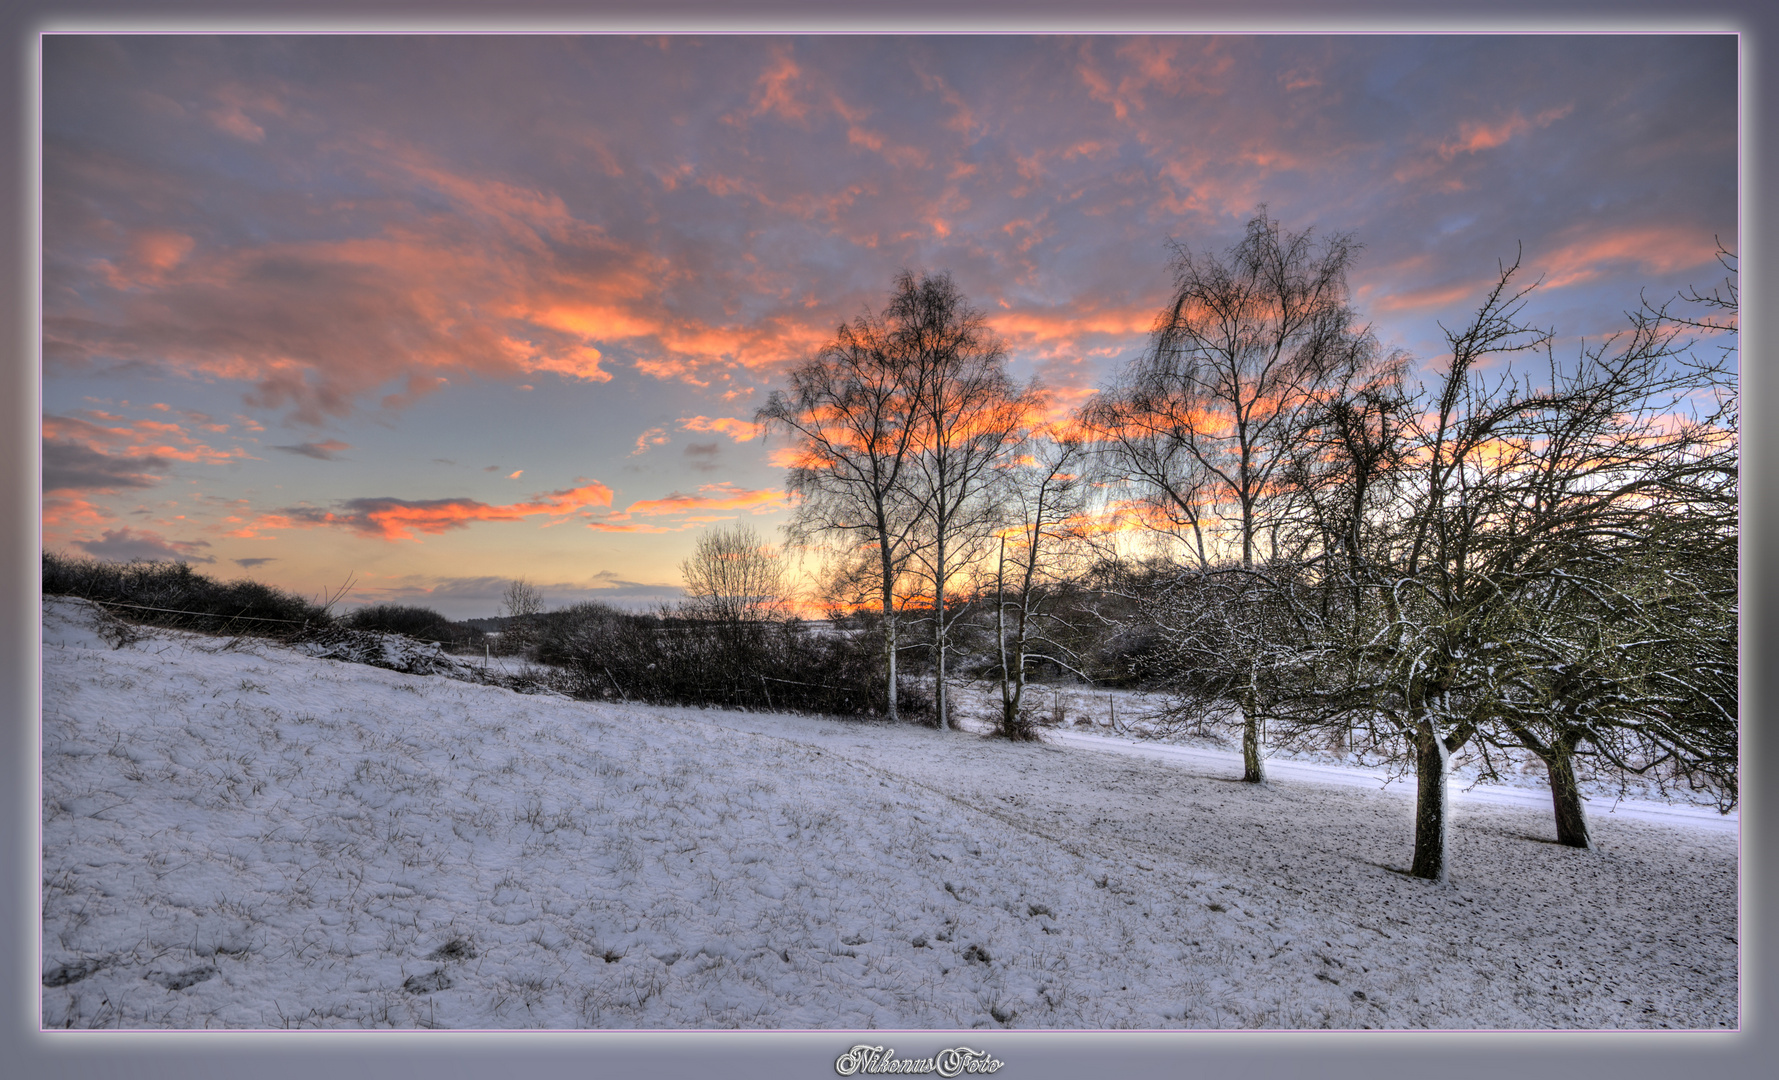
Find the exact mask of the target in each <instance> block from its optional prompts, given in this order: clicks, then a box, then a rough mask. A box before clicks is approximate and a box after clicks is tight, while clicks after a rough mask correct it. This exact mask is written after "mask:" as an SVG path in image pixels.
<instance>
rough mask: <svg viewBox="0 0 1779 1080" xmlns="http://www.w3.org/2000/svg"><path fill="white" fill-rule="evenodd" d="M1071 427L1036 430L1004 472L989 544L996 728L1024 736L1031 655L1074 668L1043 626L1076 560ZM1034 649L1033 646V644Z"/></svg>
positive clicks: (1078, 492)
mask: <svg viewBox="0 0 1779 1080" xmlns="http://www.w3.org/2000/svg"><path fill="white" fill-rule="evenodd" d="M1083 456H1084V455H1083V447H1082V441H1081V438H1080V436H1079V435H1078V434H1076V433H1073V432H1069V431H1063V430H1059V429H1057V428H1055V427H1050V428H1047V429H1046V430H1044V431H1042V432H1040V433H1039V434H1038V435H1037V436H1036V437H1035V438H1034V439H1033V440H1032V441H1031V444H1030V446H1029V449H1028V452H1027V454H1025V455H1024V456H1023V457H1022V459H1021V460H1019V461H1017V462H1015V463H1013V464H1012V465H1010V466H1009V467H1008V468H1007V469H1006V472H1005V475H1004V483H1005V484H1006V487H1007V496H1006V507H1007V510H1008V511H1009V517H1008V521H1007V523H1006V524H1004V525H1003V526H1002V528H1001V529H1000V531H999V535H998V537H997V540H998V543H997V545H996V552H995V640H996V644H997V652H998V655H999V660H1000V684H1001V734H1002V735H1003V736H1006V737H1008V738H1024V737H1027V736H1028V734H1029V729H1028V725H1026V723H1025V722H1024V720H1023V719H1022V713H1021V709H1022V704H1023V701H1024V697H1025V687H1026V679H1027V675H1028V673H1029V670H1030V668H1031V665H1032V663H1033V662H1034V661H1037V660H1047V661H1049V662H1050V663H1053V664H1055V665H1057V666H1058V667H1062V668H1065V669H1068V670H1078V663H1077V662H1076V658H1075V657H1074V656H1073V655H1069V656H1067V657H1063V656H1059V655H1058V654H1059V653H1063V652H1067V651H1068V650H1067V649H1066V648H1065V647H1064V646H1063V645H1062V643H1061V642H1060V641H1058V640H1057V638H1056V636H1054V635H1052V634H1050V633H1048V631H1049V630H1050V629H1051V625H1052V624H1054V623H1056V622H1057V620H1058V617H1057V615H1056V613H1055V612H1054V610H1052V608H1051V607H1050V605H1049V603H1048V602H1049V601H1052V600H1053V599H1054V598H1055V594H1056V593H1057V592H1058V591H1059V590H1060V588H1061V587H1062V586H1063V585H1064V584H1066V583H1067V582H1069V581H1070V580H1071V579H1072V578H1073V577H1075V576H1077V572H1079V571H1080V570H1081V569H1082V567H1081V566H1080V565H1079V563H1080V561H1081V560H1080V555H1081V552H1080V547H1081V542H1082V540H1083V539H1084V522H1083V515H1084V511H1085V509H1086V504H1085V503H1086V501H1085V498H1084V495H1085V490H1084V484H1083V481H1082V477H1081V475H1080V470H1081V465H1082V460H1083ZM1040 645H1041V646H1042V651H1041V652H1040V651H1036V648H1035V647H1036V646H1040Z"/></svg>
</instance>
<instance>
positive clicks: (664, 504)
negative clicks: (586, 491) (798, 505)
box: [624, 481, 791, 516]
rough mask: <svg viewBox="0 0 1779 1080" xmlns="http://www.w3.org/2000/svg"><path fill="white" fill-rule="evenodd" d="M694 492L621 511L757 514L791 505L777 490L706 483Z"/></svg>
mask: <svg viewBox="0 0 1779 1080" xmlns="http://www.w3.org/2000/svg"><path fill="white" fill-rule="evenodd" d="M698 490H699V492H700V493H701V494H698V495H684V494H681V493H680V492H677V491H676V492H674V493H673V494H671V495H668V496H667V497H666V498H661V499H644V500H642V501H640V502H634V503H631V504H630V505H629V506H628V507H627V508H625V510H624V516H629V515H631V514H644V515H650V516H653V515H659V514H684V513H689V512H691V511H693V510H751V511H753V512H754V513H756V514H761V513H766V512H768V511H771V510H783V509H785V508H787V507H789V506H790V505H791V503H790V498H789V496H787V495H786V494H785V493H784V492H783V491H782V490H780V489H778V488H759V489H756V490H747V489H745V488H738V487H736V486H735V485H734V484H731V483H729V482H728V481H724V482H722V483H720V484H706V485H704V486H703V487H700V488H699V489H698Z"/></svg>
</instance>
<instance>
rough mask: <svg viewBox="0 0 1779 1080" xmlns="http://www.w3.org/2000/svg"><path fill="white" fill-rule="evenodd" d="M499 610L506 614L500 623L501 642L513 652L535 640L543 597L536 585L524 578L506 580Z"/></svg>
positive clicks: (542, 606)
mask: <svg viewBox="0 0 1779 1080" xmlns="http://www.w3.org/2000/svg"><path fill="white" fill-rule="evenodd" d="M500 610H501V613H502V614H503V615H505V616H506V621H505V622H504V623H502V625H501V639H502V644H503V645H504V646H506V647H509V648H510V649H511V650H512V651H514V652H522V651H524V650H525V649H526V648H529V647H530V646H531V645H532V644H533V643H534V642H535V641H536V640H537V618H538V616H539V615H542V614H543V612H544V597H543V594H542V593H541V592H539V591H538V589H537V586H535V585H533V584H531V583H530V582H529V581H526V580H525V579H524V578H514V579H513V580H511V581H509V582H507V587H506V592H505V593H503V594H502V596H501V601H500Z"/></svg>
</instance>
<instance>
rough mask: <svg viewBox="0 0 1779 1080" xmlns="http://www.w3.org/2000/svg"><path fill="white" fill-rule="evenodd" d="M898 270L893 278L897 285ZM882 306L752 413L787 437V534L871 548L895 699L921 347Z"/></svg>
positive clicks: (889, 706) (841, 331)
mask: <svg viewBox="0 0 1779 1080" xmlns="http://www.w3.org/2000/svg"><path fill="white" fill-rule="evenodd" d="M907 278H908V275H906V274H904V275H903V276H902V278H901V279H898V289H900V288H901V287H902V282H903V280H905V279H907ZM895 313H896V309H895V305H894V304H893V303H892V305H891V309H890V311H889V312H888V313H886V314H885V315H878V314H875V313H872V312H865V313H863V314H861V315H860V316H859V317H858V318H857V319H855V320H854V321H853V322H851V323H849V324H842V325H841V326H840V327H839V328H838V329H837V330H836V331H835V334H834V339H833V341H831V342H829V343H828V344H827V345H826V346H824V347H823V348H822V349H821V350H820V351H819V352H818V353H816V355H814V356H813V357H810V358H809V359H808V360H806V361H804V362H803V363H801V364H799V365H797V366H796V367H795V368H793V369H792V370H791V373H790V388H789V389H788V390H784V391H777V390H775V391H773V393H772V396H771V397H770V399H768V401H767V403H766V405H765V407H764V408H762V409H760V411H759V412H758V414H757V415H756V417H755V419H756V421H757V422H759V423H761V424H763V425H765V428H766V430H767V431H768V432H772V431H785V432H787V433H789V434H790V436H791V437H792V440H793V448H794V453H795V463H794V464H793V465H792V467H791V469H790V472H789V474H788V476H787V478H786V483H785V486H786V487H787V489H788V490H789V491H790V493H791V494H792V495H793V496H795V497H796V499H797V505H796V511H795V516H794V517H793V519H792V522H791V525H790V527H789V529H788V533H789V536H790V539H791V540H792V541H793V542H797V543H807V542H809V541H811V540H814V539H817V538H826V539H831V540H834V541H836V542H838V543H840V544H841V545H843V546H845V547H848V548H851V549H854V550H859V549H864V550H869V551H870V552H871V555H872V559H873V561H874V563H875V569H876V573H875V577H876V584H877V590H876V591H877V597H878V603H879V606H880V610H881V613H882V616H883V628H884V658H883V662H884V668H885V672H886V676H887V678H886V683H887V690H886V700H885V702H884V709H885V712H886V714H887V716H888V717H889V719H891V720H896V719H898V718H899V715H898V708H897V700H896V698H897V694H896V690H897V660H898V656H899V642H898V636H897V630H898V620H897V603H898V598H899V594H898V583H899V582H900V581H901V579H902V577H903V575H904V573H905V572H906V569H907V562H908V558H909V554H910V552H909V548H910V544H911V542H912V538H913V530H914V527H915V524H916V520H917V518H918V507H917V506H916V505H915V504H914V502H913V500H912V498H911V496H910V493H909V485H908V479H909V477H908V474H909V471H910V470H911V468H912V467H913V459H914V456H915V453H916V452H917V450H918V448H919V444H918V442H917V437H918V435H919V431H920V423H921V418H922V416H923V415H924V413H923V412H922V409H921V399H920V393H919V391H920V387H921V380H922V377H923V371H922V368H921V366H920V363H919V359H920V358H919V357H918V356H914V355H911V354H910V353H909V352H908V351H907V350H906V349H905V348H904V347H903V345H904V335H903V334H900V333H898V332H897V331H896V330H895V329H894V328H892V326H891V325H890V323H889V320H890V319H892V318H894V317H895Z"/></svg>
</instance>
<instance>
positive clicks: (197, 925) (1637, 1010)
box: [42, 599, 1738, 1028]
mask: <svg viewBox="0 0 1779 1080" xmlns="http://www.w3.org/2000/svg"><path fill="white" fill-rule="evenodd" d="M104 618H105V616H103V615H100V614H98V613H97V612H96V610H95V609H93V608H92V607H90V606H89V605H86V604H84V603H81V602H78V601H71V600H60V599H52V600H48V601H46V602H45V604H44V651H43V658H44V659H43V662H44V673H43V695H44V717H43V868H42V904H43V937H42V949H43V956H42V972H43V989H42V995H43V997H42V1001H43V1013H42V1020H43V1024H44V1026H46V1027H62V1026H73V1027H93V1026H98V1027H118V1026H121V1027H237V1028H242V1027H245V1028H281V1027H297V1026H304V1027H312V1026H321V1027H361V1026H368V1027H381V1026H396V1027H413V1026H438V1027H451V1028H513V1027H587V1026H594V1027H619V1028H636V1027H732V1026H741V1027H770V1028H870V1027H877V1028H969V1027H976V1026H1001V1025H1008V1026H1013V1027H1069V1028H1114V1027H1138V1028H1162V1027H1182V1026H1183V1027H1197V1028H1245V1027H1278V1026H1283V1027H1336V1028H1361V1027H1374V1028H1375V1027H1442V1028H1467V1027H1497V1028H1500V1027H1511V1028H1550V1027H1563V1028H1573V1027H1590V1028H1591V1027H1725V1026H1727V1027H1734V1026H1736V1024H1737V1022H1738V1014H1737V986H1738V984H1737V975H1736V962H1737V944H1736V937H1737V920H1736V891H1735V890H1736V872H1737V850H1736V843H1737V836H1736V834H1735V833H1734V832H1731V831H1726V830H1724V829H1722V828H1705V827H1699V826H1696V825H1693V824H1690V823H1688V822H1687V821H1685V820H1683V819H1676V821H1675V822H1673V823H1659V822H1655V821H1650V820H1638V819H1620V818H1618V817H1616V816H1614V817H1607V818H1604V819H1602V818H1596V831H1597V833H1598V835H1599V838H1600V850H1598V851H1594V852H1578V851H1572V850H1569V849H1565V848H1560V847H1558V846H1556V845H1555V844H1553V843H1550V842H1548V840H1547V839H1546V838H1548V837H1549V835H1550V824H1549V820H1548V819H1549V813H1548V808H1547V807H1536V806H1532V807H1521V806H1514V805H1490V804H1487V803H1460V804H1458V811H1457V820H1456V827H1455V829H1454V835H1453V846H1454V868H1455V869H1454V874H1453V883H1452V884H1451V885H1450V886H1448V887H1443V888H1441V887H1437V886H1432V885H1429V884H1428V883H1425V882H1422V881H1418V880H1414V879H1410V878H1407V877H1405V876H1403V875H1402V874H1401V873H1400V871H1399V870H1398V869H1393V868H1398V867H1400V866H1402V865H1403V863H1404V862H1405V861H1406V859H1407V854H1408V839H1409V832H1410V820H1409V805H1408V802H1407V800H1406V798H1405V797H1403V796H1402V795H1399V794H1397V793H1395V792H1394V791H1390V792H1379V791H1376V790H1373V789H1370V788H1366V787H1360V786H1355V785H1353V784H1344V785H1342V784H1322V783H1317V782H1314V781H1313V780H1309V779H1302V778H1300V777H1298V776H1288V777H1284V778H1281V779H1276V780H1275V781H1274V782H1272V783H1271V784H1269V785H1267V786H1265V787H1263V788H1259V789H1255V788H1251V787H1247V786H1244V785H1241V784H1239V783H1235V782H1232V781H1231V780H1230V779H1229V777H1230V776H1231V771H1230V770H1229V769H1228V768H1227V766H1226V765H1224V764H1223V763H1220V762H1217V761H1214V760H1209V759H1206V758H1204V757H1203V756H1202V755H1201V756H1196V757H1195V756H1191V755H1179V756H1175V757H1171V758H1166V757H1161V758H1158V757H1142V756H1132V755H1128V754H1116V753H1110V752H1105V751H1103V750H1098V749H1094V748H1092V747H1090V746H1087V745H1082V744H1081V742H1080V741H1079V740H1076V741H1071V742H1069V743H1057V744H1052V745H1040V746H1033V745H1012V744H1007V743H1001V742H991V741H987V740H983V739H980V738H978V737H976V736H973V735H970V734H962V733H952V734H940V733H938V732H935V731H931V730H926V729H920V728H913V727H902V728H891V727H888V726H885V725H880V724H862V723H839V722H834V721H824V720H818V719H811V718H803V717H780V716H764V715H749V714H733V713H718V712H702V711H696V710H676V709H664V708H646V707H636V706H616V705H593V704H587V703H580V702H572V701H567V700H564V699H560V698H553V697H547V696H530V697H528V696H523V695H520V694H517V693H514V692H513V691H511V690H506V689H500V688H497V687H491V686H479V685H473V684H470V683H466V682H461V681H454V680H449V679H446V678H443V677H438V676H430V677H426V676H414V675H406V674H400V673H397V672H392V671H387V670H381V669H378V668H372V667H367V666H363V665H358V664H349V663H342V662H339V661H335V660H326V659H314V658H311V657H308V656H304V655H300V654H298V653H295V652H293V651H290V650H287V649H284V648H281V647H279V646H277V645H273V644H269V643H265V642H246V643H242V642H230V641H228V640H227V639H221V638H203V637H195V636H190V635H185V634H180V633H175V632H168V631H154V632H149V633H145V634H144V635H143V636H142V637H140V638H139V639H138V640H135V641H132V642H128V643H126V644H124V645H122V647H119V648H113V645H112V640H108V639H107V637H106V636H105V635H103V634H102V633H101V632H100V631H101V629H102V626H101V623H102V620H104ZM113 640H114V639H113ZM1398 786H1400V785H1398Z"/></svg>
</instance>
